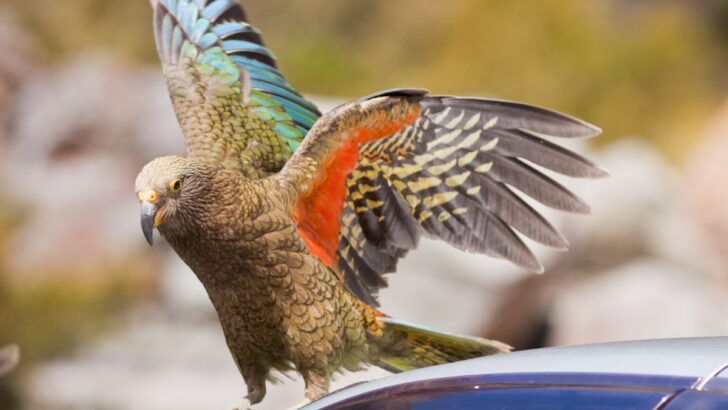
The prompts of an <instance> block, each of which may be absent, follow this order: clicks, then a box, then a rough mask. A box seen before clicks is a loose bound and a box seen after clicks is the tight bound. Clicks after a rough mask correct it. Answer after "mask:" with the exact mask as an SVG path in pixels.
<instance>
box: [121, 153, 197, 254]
mask: <svg viewBox="0 0 728 410" xmlns="http://www.w3.org/2000/svg"><path fill="white" fill-rule="evenodd" d="M202 175H204V171H203V167H201V165H200V164H197V163H195V162H194V161H192V160H190V159H188V158H184V157H179V156H169V157H160V158H157V159H155V160H153V161H151V162H149V163H148V164H147V165H145V166H144V168H142V170H141V172H139V175H138V176H137V179H136V183H135V190H136V194H137V198H138V199H139V202H140V203H141V223H142V232H144V237H145V238H146V239H147V242H149V244H150V245H151V244H152V243H153V231H154V228H158V227H159V226H160V225H162V224H163V223H164V222H165V220H168V219H170V218H173V217H174V215H175V214H176V213H177V212H178V211H179V209H180V208H181V207H182V206H183V203H184V202H185V199H189V198H190V197H191V196H193V195H194V194H195V193H196V191H199V189H198V188H199V185H200V179H201V178H200V177H201V176H202Z"/></svg>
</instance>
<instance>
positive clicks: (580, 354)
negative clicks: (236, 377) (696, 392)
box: [303, 337, 728, 410]
mask: <svg viewBox="0 0 728 410" xmlns="http://www.w3.org/2000/svg"><path fill="white" fill-rule="evenodd" d="M726 366H728V337H706V338H685V339H660V340H639V341H627V342H613V343H601V344H592V345H581V346H565V347H550V348H544V349H534V350H525V351H521V352H514V353H508V354H502V355H496V356H488V357H481V358H477V359H471V360H465V361H462V362H456V363H450V364H445V365H440V366H433V367H428V368H424V369H417V370H412V371H409V372H404V373H400V374H396V375H392V376H389V377H384V378H382V379H378V380H373V381H370V382H366V383H361V384H358V385H354V386H350V387H347V388H344V389H342V390H339V391H337V392H334V393H332V394H330V395H328V396H326V397H324V398H322V399H321V400H318V401H316V402H314V403H312V404H310V405H309V406H306V407H304V408H303V409H306V410H314V409H320V408H323V407H325V406H328V405H331V404H334V403H337V402H339V401H341V400H345V399H348V398H351V397H354V396H357V395H360V394H363V393H366V392H370V391H373V390H378V389H383V388H387V387H391V386H395V385H399V384H404V383H411V382H417V381H423V380H431V379H440V378H446V377H461V376H473V375H483V374H505V373H611V374H628V375H629V374H632V375H654V376H677V377H694V378H699V379H701V380H704V381H707V380H708V379H709V378H711V377H713V376H715V375H716V374H717V373H718V372H720V371H721V370H722V369H723V368H725V367H726Z"/></svg>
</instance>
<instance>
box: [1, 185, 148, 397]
mask: <svg viewBox="0 0 728 410" xmlns="http://www.w3.org/2000/svg"><path fill="white" fill-rule="evenodd" d="M19 209H20V208H18V207H13V206H9V205H8V204H7V203H3V201H2V198H0V250H1V251H0V252H2V253H4V252H6V251H5V249H8V247H7V243H6V242H7V240H8V239H9V237H10V235H11V233H12V232H13V231H14V230H15V229H16V228H17V227H18V226H19V225H20V224H22V222H23V220H24V217H23V215H22V212H20V211H19ZM2 253H0V346H4V345H7V344H10V343H17V344H18V345H19V346H20V348H21V363H20V366H19V368H18V369H16V371H15V372H13V373H12V374H11V375H10V376H9V377H5V378H2V379H0V409H7V410H11V409H15V408H19V406H20V403H21V402H20V399H19V396H18V395H19V394H21V392H22V389H21V388H20V380H21V378H22V376H23V374H24V370H26V369H28V367H29V365H31V364H34V363H36V362H38V361H41V360H47V359H52V358H57V357H60V356H62V355H65V354H69V353H72V352H74V351H75V350H76V349H77V348H78V347H79V346H81V345H82V344H83V343H84V341H86V340H88V339H90V338H92V337H93V336H94V335H98V334H102V333H103V332H104V331H106V330H109V329H111V328H112V327H113V326H114V324H115V323H116V321H117V320H118V318H119V317H120V316H121V315H120V313H121V312H122V311H123V310H124V309H126V308H128V307H129V306H131V305H132V303H133V302H135V301H138V300H139V299H140V298H141V297H144V296H145V295H149V294H150V293H151V292H150V291H151V290H152V288H153V279H152V278H153V275H151V274H150V271H152V270H153V266H154V264H152V263H149V262H150V261H149V260H137V262H136V263H134V264H133V265H130V264H129V263H114V264H110V265H109V266H106V267H105V272H104V274H103V275H96V276H94V277H88V278H83V279H82V278H79V277H78V275H77V274H76V273H75V272H65V271H59V272H43V273H42V276H41V277H40V278H35V279H31V280H25V279H24V278H18V277H16V276H15V275H13V274H11V273H10V271H9V269H8V268H7V266H5V264H4V261H5V260H6V258H5V255H4V254H2Z"/></svg>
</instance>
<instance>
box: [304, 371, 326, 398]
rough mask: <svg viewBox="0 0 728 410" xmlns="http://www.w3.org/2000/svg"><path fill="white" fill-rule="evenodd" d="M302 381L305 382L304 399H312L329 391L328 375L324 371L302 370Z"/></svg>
mask: <svg viewBox="0 0 728 410" xmlns="http://www.w3.org/2000/svg"><path fill="white" fill-rule="evenodd" d="M303 381H304V382H305V383H306V393H305V396H306V400H309V401H314V400H316V399H318V398H320V397H322V396H324V395H326V393H328V392H329V376H328V374H327V373H326V371H319V370H309V371H307V372H304V373H303Z"/></svg>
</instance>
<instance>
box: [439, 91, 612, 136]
mask: <svg viewBox="0 0 728 410" xmlns="http://www.w3.org/2000/svg"><path fill="white" fill-rule="evenodd" d="M431 98H433V99H435V100H436V101H438V102H439V103H441V104H443V105H446V106H460V107H463V108H465V107H470V108H476V109H478V108H480V107H482V106H483V105H499V106H501V107H504V108H518V109H521V110H527V111H532V112H534V113H537V114H540V115H545V116H548V117H551V118H555V119H559V120H561V121H564V122H565V123H567V124H569V125H571V126H572V127H573V128H572V129H571V131H572V132H571V133H570V134H569V135H551V136H552V137H558V138H593V137H596V136H597V135H599V134H601V133H602V129H601V128H599V127H597V126H596V125H594V124H591V123H589V122H586V121H584V120H581V119H579V118H577V117H574V116H572V115H569V114H564V113H562V112H559V111H555V110H552V109H549V108H544V107H540V106H537V105H533V104H527V103H522V102H518V101H509V100H502V99H497V98H478V97H458V96H433V97H431Z"/></svg>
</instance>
